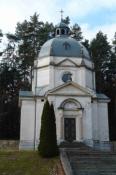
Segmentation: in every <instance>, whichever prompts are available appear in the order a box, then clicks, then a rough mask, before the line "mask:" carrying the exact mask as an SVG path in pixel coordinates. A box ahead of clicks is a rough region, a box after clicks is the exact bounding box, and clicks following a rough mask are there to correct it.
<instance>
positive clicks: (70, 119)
mask: <svg viewBox="0 0 116 175" xmlns="http://www.w3.org/2000/svg"><path fill="white" fill-rule="evenodd" d="M68 33H69V28H68V27H67V26H66V25H65V24H64V23H62V22H61V23H60V24H59V25H58V26H57V28H56V37H55V38H53V39H50V40H48V41H47V42H46V43H45V44H44V45H43V46H42V48H41V50H40V53H39V57H38V59H37V60H36V61H35V67H34V70H33V82H32V91H21V92H20V94H19V104H20V106H21V125H20V145H19V148H20V149H22V150H23V149H37V146H38V143H39V136H40V128H41V115H42V110H43V106H44V103H45V101H46V99H48V100H49V102H50V103H53V105H54V110H55V116H56V131H57V142H58V144H60V143H61V142H64V141H66V142H84V143H85V144H87V145H89V146H92V147H98V148H101V149H105V148H106V149H108V148H109V126H108V102H109V98H108V97H106V96H105V95H104V94H97V93H96V87H95V72H94V64H93V62H92V60H91V58H90V56H89V53H88V51H87V50H86V48H85V47H84V46H83V45H82V44H80V43H79V42H78V41H76V40H74V39H72V38H71V37H69V36H68ZM48 139H49V138H48Z"/></svg>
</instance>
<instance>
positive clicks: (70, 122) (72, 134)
mask: <svg viewBox="0 0 116 175" xmlns="http://www.w3.org/2000/svg"><path fill="white" fill-rule="evenodd" d="M64 137H65V140H66V141H69V142H73V140H76V123H75V118H64Z"/></svg>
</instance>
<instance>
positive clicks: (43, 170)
mask: <svg viewBox="0 0 116 175" xmlns="http://www.w3.org/2000/svg"><path fill="white" fill-rule="evenodd" d="M58 163H59V159H58V158H51V159H45V158H41V157H40V156H39V155H38V153H37V152H34V151H23V152H21V151H20V152H19V151H0V175H51V174H52V173H51V172H53V170H54V169H55V167H56V165H57V164H58Z"/></svg>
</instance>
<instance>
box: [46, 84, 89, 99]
mask: <svg viewBox="0 0 116 175" xmlns="http://www.w3.org/2000/svg"><path fill="white" fill-rule="evenodd" d="M47 94H51V95H75V96H92V94H91V92H89V90H88V89H86V88H83V87H82V86H80V85H78V84H77V83H74V82H68V83H65V84H63V85H61V86H58V87H56V88H54V89H52V90H50V91H48V93H47Z"/></svg>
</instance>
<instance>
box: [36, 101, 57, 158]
mask: <svg viewBox="0 0 116 175" xmlns="http://www.w3.org/2000/svg"><path fill="white" fill-rule="evenodd" d="M38 151H39V154H40V155H41V156H42V157H54V156H57V155H58V146H57V140H56V122H55V113H54V107H53V105H52V104H51V106H50V105H49V102H48V101H46V102H45V104H44V107H43V112H42V118H41V131H40V143H39V146H38Z"/></svg>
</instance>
